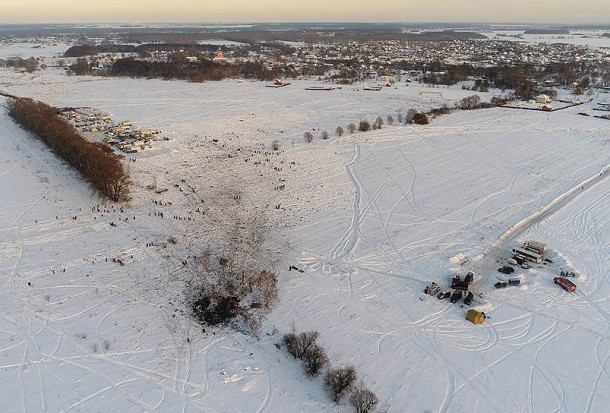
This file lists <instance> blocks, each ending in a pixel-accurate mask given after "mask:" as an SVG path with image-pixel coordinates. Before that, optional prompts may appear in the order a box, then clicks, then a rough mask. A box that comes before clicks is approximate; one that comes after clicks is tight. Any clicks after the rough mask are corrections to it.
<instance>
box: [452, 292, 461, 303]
mask: <svg viewBox="0 0 610 413" xmlns="http://www.w3.org/2000/svg"><path fill="white" fill-rule="evenodd" d="M461 299H462V291H461V290H455V291H454V292H453V294H451V300H450V301H451V302H452V303H454V304H455V303H457V302H458V301H460V300H461Z"/></svg>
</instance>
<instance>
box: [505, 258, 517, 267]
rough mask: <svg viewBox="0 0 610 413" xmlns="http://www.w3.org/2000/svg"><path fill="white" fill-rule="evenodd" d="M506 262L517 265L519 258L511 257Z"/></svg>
mask: <svg viewBox="0 0 610 413" xmlns="http://www.w3.org/2000/svg"><path fill="white" fill-rule="evenodd" d="M506 262H507V263H509V264H510V265H517V260H516V259H514V258H509V259H508V260H506Z"/></svg>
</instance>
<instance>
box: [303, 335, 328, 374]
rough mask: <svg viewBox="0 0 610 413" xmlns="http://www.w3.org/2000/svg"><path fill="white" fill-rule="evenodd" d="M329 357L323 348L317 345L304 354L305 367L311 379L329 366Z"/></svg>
mask: <svg viewBox="0 0 610 413" xmlns="http://www.w3.org/2000/svg"><path fill="white" fill-rule="evenodd" d="M328 362H329V360H328V356H327V355H326V352H325V351H324V349H323V348H322V347H320V346H319V345H317V344H315V343H314V344H312V345H311V346H309V347H308V348H307V351H306V352H305V354H303V366H304V367H305V372H306V373H307V375H309V376H311V377H315V376H317V375H318V374H320V372H321V371H322V369H323V368H324V367H325V366H326V365H327V364H328Z"/></svg>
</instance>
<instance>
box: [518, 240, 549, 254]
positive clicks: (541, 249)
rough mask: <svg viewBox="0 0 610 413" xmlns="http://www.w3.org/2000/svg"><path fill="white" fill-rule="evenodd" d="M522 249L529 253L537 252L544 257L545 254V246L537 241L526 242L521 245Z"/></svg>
mask: <svg viewBox="0 0 610 413" xmlns="http://www.w3.org/2000/svg"><path fill="white" fill-rule="evenodd" d="M523 248H525V249H526V250H529V251H533V252H537V253H538V254H540V255H544V253H545V252H546V244H544V243H542V242H537V241H527V242H525V243H523Z"/></svg>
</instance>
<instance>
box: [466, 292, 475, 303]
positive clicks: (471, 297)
mask: <svg viewBox="0 0 610 413" xmlns="http://www.w3.org/2000/svg"><path fill="white" fill-rule="evenodd" d="M473 298H474V295H472V293H471V292H468V294H467V295H466V298H464V304H466V305H470V304H472V299H473Z"/></svg>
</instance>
